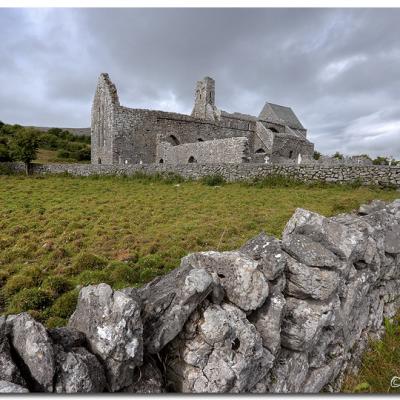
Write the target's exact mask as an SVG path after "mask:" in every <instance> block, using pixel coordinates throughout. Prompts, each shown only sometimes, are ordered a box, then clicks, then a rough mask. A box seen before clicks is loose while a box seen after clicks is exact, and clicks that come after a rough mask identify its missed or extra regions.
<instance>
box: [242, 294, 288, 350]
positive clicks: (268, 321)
mask: <svg viewBox="0 0 400 400" xmlns="http://www.w3.org/2000/svg"><path fill="white" fill-rule="evenodd" d="M285 304H286V300H285V297H284V296H283V294H282V293H279V292H277V293H273V294H271V296H269V297H268V298H267V300H266V301H265V303H264V304H263V305H262V306H261V307H260V308H259V309H257V310H256V311H254V312H253V313H252V314H251V315H250V316H249V321H250V322H251V323H252V324H254V326H255V327H256V329H257V332H258V333H259V334H260V336H261V339H262V342H263V346H264V347H265V348H267V349H268V350H269V351H270V352H271V353H272V354H273V355H276V353H277V352H278V350H279V349H280V345H281V323H282V318H283V314H284V308H285Z"/></svg>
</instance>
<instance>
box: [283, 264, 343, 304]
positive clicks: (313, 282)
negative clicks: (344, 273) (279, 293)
mask: <svg viewBox="0 0 400 400" xmlns="http://www.w3.org/2000/svg"><path fill="white" fill-rule="evenodd" d="M286 276H287V284H286V289H285V292H286V293H287V294H288V295H289V296H291V297H296V298H298V299H307V298H312V299H315V300H327V299H328V298H329V297H330V296H331V295H332V293H334V292H335V291H336V289H337V287H338V285H339V281H340V280H339V275H338V273H337V272H335V271H329V270H325V269H320V268H316V267H309V266H307V265H305V264H302V263H299V262H297V261H296V260H294V259H293V258H289V259H288V261H287V275H286Z"/></svg>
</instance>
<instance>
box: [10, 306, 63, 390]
mask: <svg viewBox="0 0 400 400" xmlns="http://www.w3.org/2000/svg"><path fill="white" fill-rule="evenodd" d="M6 323H7V325H9V327H10V338H11V343H12V346H13V348H14V349H15V351H16V353H17V354H18V356H19V357H20V358H21V360H22V361H23V363H24V365H25V368H26V371H24V372H25V373H26V374H28V375H29V380H30V381H31V383H30V384H31V386H33V389H34V390H35V391H40V392H52V391H53V377H54V371H55V364H54V352H53V343H52V341H51V339H50V337H49V335H48V334H47V331H46V329H45V328H44V326H43V325H42V324H40V323H39V322H36V321H35V320H34V319H33V318H32V317H31V316H30V315H29V314H28V313H22V314H18V315H12V316H9V317H7V321H6Z"/></svg>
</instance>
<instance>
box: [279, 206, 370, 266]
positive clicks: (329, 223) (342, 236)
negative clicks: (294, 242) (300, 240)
mask: <svg viewBox="0 0 400 400" xmlns="http://www.w3.org/2000/svg"><path fill="white" fill-rule="evenodd" d="M291 234H299V235H304V236H308V237H309V238H310V239H312V240H313V241H315V242H318V243H320V244H321V245H322V246H324V247H325V248H327V249H328V250H330V251H331V252H332V253H334V254H336V255H337V256H338V257H340V258H341V259H344V260H349V259H350V258H351V256H352V253H353V251H354V249H355V248H356V246H357V244H358V242H359V241H360V240H362V233H361V232H359V231H358V230H354V229H352V230H350V229H348V228H347V227H346V226H344V225H342V224H339V223H337V222H335V221H334V220H330V219H329V218H326V217H323V216H322V215H319V214H317V213H314V212H311V211H307V210H304V209H302V208H298V209H296V212H295V213H294V214H293V216H292V218H290V220H289V222H288V223H287V224H286V227H285V229H284V231H283V242H286V241H287V240H288V238H287V237H288V236H289V235H291Z"/></svg>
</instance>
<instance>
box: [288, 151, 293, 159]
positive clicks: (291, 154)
mask: <svg viewBox="0 0 400 400" xmlns="http://www.w3.org/2000/svg"><path fill="white" fill-rule="evenodd" d="M292 157H293V150H290V152H289V158H292Z"/></svg>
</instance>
